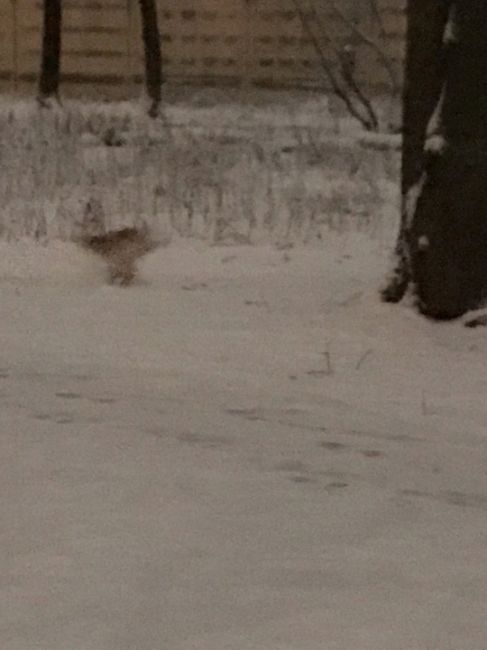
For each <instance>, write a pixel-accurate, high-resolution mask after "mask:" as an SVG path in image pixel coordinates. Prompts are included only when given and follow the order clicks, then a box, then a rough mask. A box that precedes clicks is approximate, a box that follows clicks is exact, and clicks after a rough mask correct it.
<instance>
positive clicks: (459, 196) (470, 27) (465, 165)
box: [410, 0, 487, 319]
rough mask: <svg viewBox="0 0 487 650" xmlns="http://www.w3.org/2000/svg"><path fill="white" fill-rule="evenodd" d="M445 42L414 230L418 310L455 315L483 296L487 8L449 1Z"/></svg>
mask: <svg viewBox="0 0 487 650" xmlns="http://www.w3.org/2000/svg"><path fill="white" fill-rule="evenodd" d="M447 32H448V33H447V34H446V36H447V38H446V39H445V49H446V53H445V54H446V56H445V74H444V86H443V101H442V103H441V107H440V111H439V113H440V120H439V128H438V129H437V130H438V133H439V135H440V137H441V138H442V142H443V146H442V147H441V148H440V150H439V151H437V152H436V153H435V152H432V153H430V154H429V155H428V157H427V161H426V177H425V183H424V186H423V189H422V192H421V193H420V195H419V199H418V202H417V205H416V210H415V214H414V218H413V222H412V226H411V235H410V251H411V268H412V276H413V280H414V282H415V286H416V294H417V297H418V304H419V308H420V310H421V311H422V312H423V313H425V314H426V315H428V316H431V317H433V318H437V319H440V318H441V319H446V318H455V317H457V316H460V315H462V314H463V313H465V312H466V311H467V310H468V309H473V308H476V307H478V306H480V304H481V302H482V301H483V300H484V299H485V297H486V295H487V291H486V289H487V3H486V2H485V0H454V1H452V3H451V11H450V20H449V26H448V30H447Z"/></svg>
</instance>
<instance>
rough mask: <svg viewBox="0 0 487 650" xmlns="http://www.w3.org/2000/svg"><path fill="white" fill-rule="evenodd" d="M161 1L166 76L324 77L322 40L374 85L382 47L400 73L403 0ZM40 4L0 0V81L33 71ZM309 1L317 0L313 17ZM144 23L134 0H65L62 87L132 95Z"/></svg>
mask: <svg viewBox="0 0 487 650" xmlns="http://www.w3.org/2000/svg"><path fill="white" fill-rule="evenodd" d="M157 3H158V12H159V25H160V32H161V45H162V53H163V65H164V74H165V76H166V77H167V78H168V79H169V80H174V81H183V82H191V81H197V82H205V83H219V84H223V83H226V84H247V85H251V84H257V85H267V86H281V87H282V86H287V87H303V86H308V87H309V86H315V87H319V86H323V87H326V86H327V85H328V81H327V78H326V75H324V74H323V59H322V57H321V56H320V55H318V50H317V43H318V44H319V50H321V53H322V54H324V58H325V59H326V61H327V62H328V63H329V65H331V66H332V67H333V66H335V65H336V58H337V57H336V52H337V51H339V50H341V49H342V48H343V46H344V45H351V47H352V50H353V51H354V52H355V57H356V77H357V80H358V81H359V82H360V83H362V84H366V85H367V86H368V87H369V88H371V89H376V90H378V91H380V90H383V89H385V88H386V87H387V86H389V85H390V73H391V70H390V69H389V71H388V70H387V69H386V67H385V66H384V61H383V58H384V55H385V57H387V59H388V61H389V62H390V66H389V67H391V66H392V70H393V72H394V74H395V75H396V77H397V79H398V82H399V83H400V81H401V79H400V78H401V69H402V58H403V44H404V32H405V14H404V8H403V0H375V6H376V7H377V8H378V9H379V12H380V15H379V17H380V19H379V20H377V16H376V17H375V18H373V17H372V16H371V12H370V5H369V3H368V2H367V3H360V2H350V1H349V2H347V0H334V3H335V5H336V6H339V7H340V10H339V12H337V11H336V10H335V9H334V3H333V2H328V1H327V0H157ZM42 4H43V3H42V0H0V82H1V86H2V88H7V89H11V90H14V91H20V90H22V89H25V88H29V87H31V85H32V83H33V82H34V81H35V80H36V78H37V75H38V71H39V62H40V45H41V36H42V33H41V32H42ZM313 5H314V6H319V7H321V8H320V10H319V17H320V21H319V25H318V22H317V20H316V16H314V15H313V13H312V11H311V7H312V6H313ZM361 5H363V7H362V8H361ZM365 5H367V7H368V9H367V10H366V9H365ZM297 6H299V7H301V11H297ZM342 8H343V12H342ZM303 14H304V15H305V16H307V17H308V20H307V21H305V23H306V25H307V27H304V26H303ZM340 14H342V15H340ZM140 33H141V29H140V19H139V11H138V3H137V0H63V31H62V75H63V89H64V90H65V89H66V88H69V90H70V91H71V92H76V90H77V94H79V93H83V94H93V92H96V93H98V94H99V93H100V92H106V91H109V92H108V94H109V95H111V96H113V95H114V94H115V95H119V96H131V95H133V94H134V91H135V86H136V84H138V83H140V80H141V78H142V74H143V62H142V52H143V48H142V43H141V36H140ZM364 36H366V37H367V38H364ZM373 43H375V44H377V45H378V47H376V45H374V44H373ZM102 89H103V90H102ZM30 90H31V88H30Z"/></svg>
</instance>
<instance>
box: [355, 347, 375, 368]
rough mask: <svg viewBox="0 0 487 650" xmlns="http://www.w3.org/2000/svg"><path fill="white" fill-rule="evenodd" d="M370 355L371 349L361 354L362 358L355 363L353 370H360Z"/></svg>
mask: <svg viewBox="0 0 487 650" xmlns="http://www.w3.org/2000/svg"><path fill="white" fill-rule="evenodd" d="M370 354H372V348H369V349H368V350H366V351H365V352H364V353H363V354H362V356H361V357H360V359H359V360H358V361H357V363H356V365H355V370H360V367H361V366H362V364H363V363H364V361H365V360H366V359H367V357H368V356H369V355H370Z"/></svg>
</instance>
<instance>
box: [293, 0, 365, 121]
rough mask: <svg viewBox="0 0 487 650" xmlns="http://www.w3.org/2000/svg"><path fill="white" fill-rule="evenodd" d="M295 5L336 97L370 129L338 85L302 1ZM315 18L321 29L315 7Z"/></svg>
mask: <svg viewBox="0 0 487 650" xmlns="http://www.w3.org/2000/svg"><path fill="white" fill-rule="evenodd" d="M293 4H294V6H295V8H296V12H297V14H298V16H299V19H300V21H301V24H302V26H303V29H304V30H305V32H306V33H307V35H308V36H309V38H310V40H311V42H312V43H313V46H314V48H315V51H316V54H317V55H318V58H319V60H320V63H321V67H322V70H323V72H324V73H325V75H326V76H327V78H328V81H329V82H330V85H331V87H332V90H333V92H334V93H335V95H336V96H337V97H339V98H340V99H341V100H342V101H343V102H344V104H345V106H346V107H347V109H348V111H349V113H350V115H352V117H354V118H355V119H356V120H358V121H359V122H360V123H361V124H362V125H363V126H364V127H365V128H370V127H369V125H368V122H367V121H366V120H364V117H363V116H362V115H361V114H360V112H359V111H358V110H357V109H356V108H355V106H354V105H353V103H352V101H351V100H350V97H349V96H348V95H347V93H346V92H345V91H344V90H343V89H342V88H341V87H340V84H339V83H338V80H337V78H336V76H335V74H334V73H333V71H332V69H331V66H330V64H329V63H328V61H327V59H326V57H325V55H324V54H323V50H322V48H321V45H320V42H319V40H318V39H317V38H316V36H315V34H314V32H313V30H312V29H311V27H310V25H309V22H308V18H307V16H306V14H305V12H304V11H303V9H302V7H301V6H300V1H299V0H293ZM313 17H314V18H315V20H316V21H317V22H318V23H319V24H320V27H321V21H320V18H319V16H318V14H317V12H316V10H315V9H314V7H313ZM328 40H330V39H328Z"/></svg>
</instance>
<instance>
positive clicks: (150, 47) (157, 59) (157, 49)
mask: <svg viewBox="0 0 487 650" xmlns="http://www.w3.org/2000/svg"><path fill="white" fill-rule="evenodd" d="M139 3H140V13H141V18H142V38H143V41H144V57H145V83H146V89H147V95H148V97H149V99H150V100H151V107H150V109H149V115H151V116H152V117H155V116H156V115H157V113H158V111H159V105H160V103H161V87H162V82H163V78H162V57H161V40H160V36H159V26H158V24H157V7H156V3H155V0H139Z"/></svg>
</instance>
